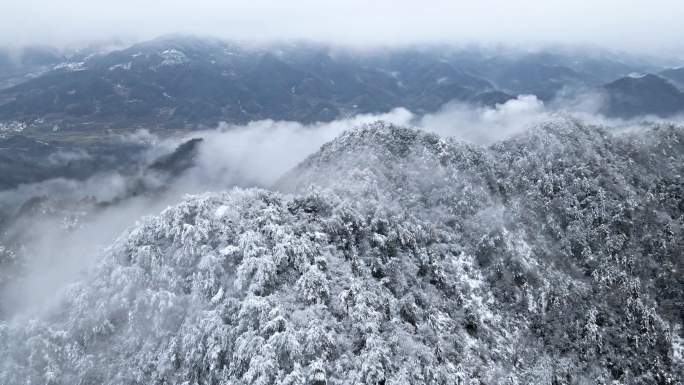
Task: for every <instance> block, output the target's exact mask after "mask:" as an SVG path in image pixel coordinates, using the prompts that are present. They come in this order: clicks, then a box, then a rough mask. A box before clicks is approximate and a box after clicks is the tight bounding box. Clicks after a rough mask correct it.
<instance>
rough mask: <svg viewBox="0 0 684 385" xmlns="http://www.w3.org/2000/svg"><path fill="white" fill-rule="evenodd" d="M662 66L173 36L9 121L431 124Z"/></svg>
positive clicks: (42, 84)
mask: <svg viewBox="0 0 684 385" xmlns="http://www.w3.org/2000/svg"><path fill="white" fill-rule="evenodd" d="M63 60H67V59H66V58H63ZM652 67H653V66H650V65H646V64H642V63H639V62H637V61H629V60H626V59H624V58H612V57H607V56H599V57H595V55H592V54H579V53H577V54H557V53H554V52H553V50H549V52H545V53H516V54H514V55H509V54H507V53H505V52H504V53H500V52H498V51H494V50H476V49H465V48H464V49H458V48H454V47H425V48H397V49H387V50H383V49H378V50H369V51H365V50H354V49H345V48H340V47H327V46H320V45H315V44H286V43H283V44H279V45H273V46H266V47H258V46H249V45H241V44H236V43H231V42H224V41H220V40H214V39H200V38H194V37H187V36H169V37H164V38H160V39H156V40H152V41H148V42H143V43H140V44H136V45H133V46H131V47H128V48H125V49H121V50H116V51H111V52H106V53H101V54H91V55H84V54H80V55H74V56H73V57H71V58H70V59H68V61H67V62H65V63H62V64H60V65H54V66H52V67H51V70H49V71H44V73H41V75H40V76H37V77H35V78H27V79H24V80H25V81H22V82H19V83H18V84H13V86H11V87H8V88H2V89H0V123H4V124H5V125H12V124H14V125H16V124H23V125H25V126H26V127H27V128H28V129H30V130H38V131H43V130H53V129H55V130H60V129H61V130H90V129H92V128H94V127H96V128H102V127H106V128H111V127H113V128H129V127H141V126H145V127H147V128H151V127H171V128H184V127H189V128H194V127H198V126H202V125H204V126H207V125H208V126H212V125H216V124H217V123H218V122H219V121H227V122H232V123H245V122H248V121H251V120H259V119H274V120H292V121H299V122H316V121H331V120H334V119H336V118H339V117H341V116H348V115H352V114H359V113H378V112H386V111H389V110H391V109H393V108H396V107H405V108H407V109H409V110H411V111H413V112H415V113H417V114H424V113H429V112H434V111H437V110H438V109H439V108H440V107H442V106H443V105H444V104H445V103H448V102H450V101H460V102H473V103H484V104H488V105H493V104H495V103H497V102H505V101H506V100H508V99H510V98H511V97H514V96H516V95H519V94H527V93H533V94H536V95H537V96H538V97H539V98H540V99H542V100H550V99H553V98H554V97H555V96H556V95H557V94H558V93H559V92H570V91H572V90H574V89H577V88H580V89H581V88H587V87H594V86H598V85H600V84H601V83H603V82H605V81H609V80H613V79H616V78H619V77H621V76H626V75H627V74H629V73H630V72H634V71H642V70H650V69H653V68H652ZM509 95H510V96H509Z"/></svg>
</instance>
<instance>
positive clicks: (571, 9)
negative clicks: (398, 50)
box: [0, 0, 684, 56]
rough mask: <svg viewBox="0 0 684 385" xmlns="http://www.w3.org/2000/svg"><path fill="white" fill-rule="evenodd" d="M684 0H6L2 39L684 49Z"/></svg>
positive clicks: (1, 9) (1, 10) (0, 0)
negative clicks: (209, 38) (206, 38)
mask: <svg viewBox="0 0 684 385" xmlns="http://www.w3.org/2000/svg"><path fill="white" fill-rule="evenodd" d="M683 20H684V0H467V1H464V0H451V1H447V0H248V1H235V0H182V1H181V0H0V44H24V43H44V44H65V43H66V44H81V43H84V42H87V41H91V40H103V39H108V38H111V37H122V38H125V39H136V40H140V39H148V38H152V37H155V36H159V35H163V34H168V33H175V32H179V33H194V34H200V35H215V36H217V37H222V38H232V39H241V40H244V39H255V40H269V39H290V38H293V39H294V38H297V39H298V38H303V39H310V40H318V41H324V42H338V43H347V44H373V45H375V44H396V43H420V42H425V41H429V42H455V43H471V42H476V43H482V42H484V43H505V44H531V43H535V44H540V43H541V44H546V43H564V44H566V43H569V44H593V45H598V46H607V47H610V48H617V49H626V50H631V51H641V52H667V53H669V54H676V55H678V56H681V54H682V53H683V52H684V39H683V38H682V36H683V35H684V27H682V23H683Z"/></svg>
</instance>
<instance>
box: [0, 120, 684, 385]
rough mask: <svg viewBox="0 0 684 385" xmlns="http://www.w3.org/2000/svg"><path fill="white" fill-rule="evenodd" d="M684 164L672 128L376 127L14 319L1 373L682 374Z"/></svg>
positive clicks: (119, 377) (200, 199) (554, 379)
mask: <svg viewBox="0 0 684 385" xmlns="http://www.w3.org/2000/svg"><path fill="white" fill-rule="evenodd" d="M683 173H684V129H683V128H682V127H679V126H673V125H654V126H651V127H649V128H647V129H639V130H633V131H627V132H624V131H623V132H613V131H609V130H607V129H605V128H602V127H598V126H591V125H587V124H584V123H583V122H581V121H577V120H574V119H571V118H557V119H556V120H553V121H549V122H547V123H545V124H543V125H540V126H538V127H536V128H533V129H531V130H529V131H527V132H525V133H523V134H520V135H517V136H514V137H512V138H510V139H507V140H505V141H502V142H498V143H495V144H493V145H491V146H489V147H482V146H476V145H472V144H466V143H463V142H459V141H456V140H453V139H449V138H441V137H439V136H437V135H435V134H430V133H426V132H423V131H420V130H416V129H412V128H405V127H397V126H393V125H390V124H387V123H383V122H378V123H374V124H371V125H365V126H362V127H359V128H356V129H353V130H351V131H348V132H346V133H344V134H343V135H342V136H340V137H338V138H337V139H335V140H333V141H332V142H329V143H327V144H326V145H324V146H323V147H322V148H321V149H320V151H318V152H317V153H315V154H313V155H311V156H310V157H309V158H307V159H306V160H305V161H304V162H302V163H301V164H300V165H299V166H298V167H296V168H295V169H293V170H292V171H290V172H289V173H287V174H286V175H284V176H283V177H282V178H281V179H280V180H279V181H278V183H276V185H275V186H273V187H272V190H273V191H268V190H261V189H246V190H245V189H235V190H232V191H230V192H225V193H216V194H203V195H199V196H193V197H189V198H188V199H187V200H185V201H183V202H182V203H180V204H179V205H177V206H175V207H171V208H169V209H167V210H165V211H164V212H163V213H161V214H160V215H159V216H156V217H150V218H147V219H145V220H143V221H142V222H141V223H139V224H137V225H136V226H134V227H132V228H131V229H129V230H128V231H127V232H126V233H125V234H123V235H122V236H121V237H120V238H119V239H118V240H117V241H116V242H115V243H114V244H112V245H111V246H110V247H109V248H108V249H107V250H106V251H105V252H104V253H103V254H102V255H101V256H100V257H99V262H98V264H97V266H96V267H95V268H93V269H91V270H90V271H89V272H88V273H87V274H84V276H83V277H82V278H81V279H80V280H79V281H78V282H77V283H75V284H73V285H71V286H70V287H69V288H68V290H66V291H65V292H64V293H62V294H61V295H60V296H59V304H58V306H54V308H53V309H52V310H45V311H43V312H41V313H40V314H38V315H32V316H29V315H19V316H16V317H14V318H12V319H5V320H4V321H0V356H1V357H3V359H2V360H0V383H3V384H20V383H21V384H27V383H28V384H44V383H48V384H74V383H78V384H103V383H107V384H316V385H321V384H376V385H379V384H593V383H600V384H612V383H623V384H678V383H681V380H682V378H681V373H682V371H683V370H684V361H683V358H682V345H681V344H682V339H683V338H684V334H683V331H682V323H683V318H684V298H683V295H684V290H682V285H683V282H684V277H683V276H682V272H683V270H682V268H683V266H682V264H683V263H684V262H683V259H682V250H684V183H683V181H682V176H683V175H684V174H683ZM3 253H4V254H3ZM3 255H6V256H4V257H3V258H5V260H7V261H9V258H14V256H13V255H10V254H9V253H5V252H4V251H3V249H2V248H1V247H0V256H3ZM12 261H13V259H12ZM12 263H14V262H12ZM1 277H2V276H0V278H1ZM27 318H30V319H27ZM614 381H617V382H614Z"/></svg>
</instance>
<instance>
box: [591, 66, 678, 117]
mask: <svg viewBox="0 0 684 385" xmlns="http://www.w3.org/2000/svg"><path fill="white" fill-rule="evenodd" d="M603 90H604V91H605V95H606V97H607V99H606V103H605V106H604V112H605V113H606V114H607V115H609V116H614V117H626V118H630V117H635V116H640V115H657V116H661V117H668V116H672V115H675V114H678V113H682V112H684V92H681V91H680V90H678V89H677V87H675V86H674V85H672V84H671V83H669V82H668V81H667V80H665V79H663V78H661V77H659V76H656V75H645V76H642V77H625V78H621V79H618V80H616V81H614V82H612V83H608V84H606V85H604V86H603Z"/></svg>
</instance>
